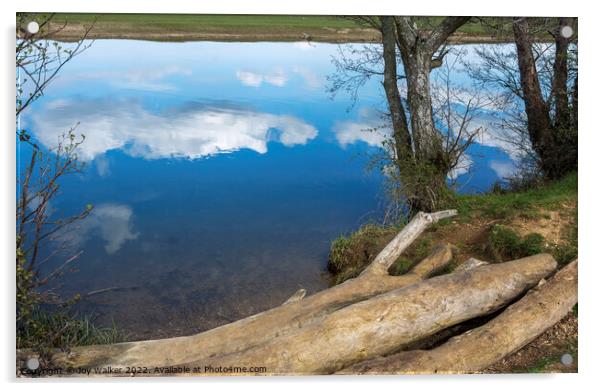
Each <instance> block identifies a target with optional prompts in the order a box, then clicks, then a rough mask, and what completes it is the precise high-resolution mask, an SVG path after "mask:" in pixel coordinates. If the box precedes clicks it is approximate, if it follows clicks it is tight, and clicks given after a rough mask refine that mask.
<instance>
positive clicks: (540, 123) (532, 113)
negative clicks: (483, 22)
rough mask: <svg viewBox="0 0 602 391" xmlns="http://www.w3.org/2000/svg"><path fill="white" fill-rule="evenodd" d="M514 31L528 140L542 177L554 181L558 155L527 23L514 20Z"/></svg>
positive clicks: (522, 20) (524, 19)
mask: <svg viewBox="0 0 602 391" xmlns="http://www.w3.org/2000/svg"><path fill="white" fill-rule="evenodd" d="M513 30H514V41H515V44H516V54H517V59H518V69H519V73H520V84H521V89H522V94H523V101H524V103H525V112H526V114H527V130H528V133H529V138H530V140H531V145H532V146H533V149H534V150H535V152H536V153H537V155H538V157H539V159H540V163H541V167H542V169H543V171H544V175H545V176H546V177H547V178H550V179H555V178H557V177H558V173H557V172H556V167H557V164H556V161H557V158H558V155H557V153H558V151H556V148H555V142H554V137H553V134H552V123H551V121H550V108H549V107H548V105H547V104H546V102H545V100H544V98H543V95H542V93H541V85H540V83H539V76H538V74H537V67H536V65H535V58H534V57H533V50H532V42H531V36H530V34H529V23H528V21H527V19H526V18H516V19H515V20H514V23H513Z"/></svg>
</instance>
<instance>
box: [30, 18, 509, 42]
mask: <svg viewBox="0 0 602 391" xmlns="http://www.w3.org/2000/svg"><path fill="white" fill-rule="evenodd" d="M48 15H50V14H31V15H27V17H26V19H27V20H30V19H38V20H44V19H45V18H47V17H48ZM441 19H442V17H419V18H417V23H418V24H419V25H420V27H421V28H423V29H427V30H428V28H429V26H432V25H436V24H438V22H439V21H440V20H441ZM494 19H495V18H485V20H488V22H493V21H494ZM52 21H53V25H54V26H55V27H58V26H61V25H64V26H66V28H65V29H62V31H60V32H59V33H57V37H58V38H77V34H78V33H81V31H83V29H84V28H85V27H86V26H90V25H93V26H94V28H93V30H92V33H91V36H92V37H93V38H142V39H145V38H148V39H161V38H162V37H164V38H165V39H225V40H228V39H243V40H247V39H248V40H251V41H252V40H261V39H270V40H294V39H299V37H301V36H304V37H305V36H310V37H311V38H312V39H315V40H323V41H331V40H334V41H374V40H378V39H379V36H378V34H377V33H376V32H375V31H374V30H372V29H370V28H369V27H368V26H366V25H361V24H358V22H357V21H356V20H353V19H352V18H350V17H344V16H327V15H208V14H87V13H59V14H55V15H54V17H53V19H52ZM498 21H499V19H498ZM487 24H489V23H487ZM459 33H460V34H459V35H460V36H462V37H463V39H468V40H470V38H471V37H472V38H475V37H484V38H491V37H492V36H494V35H498V34H494V33H493V32H492V30H491V29H489V28H487V27H485V25H484V24H483V23H481V22H480V21H479V20H478V19H475V20H474V21H471V22H469V23H467V24H465V25H464V26H462V27H461V28H460V30H459ZM504 35H507V34H506V33H504ZM498 38H499V37H498Z"/></svg>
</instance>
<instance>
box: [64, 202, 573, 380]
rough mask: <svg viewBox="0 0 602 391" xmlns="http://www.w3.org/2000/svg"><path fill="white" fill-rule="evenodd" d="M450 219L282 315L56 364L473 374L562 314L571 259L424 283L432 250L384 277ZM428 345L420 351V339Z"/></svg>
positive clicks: (440, 252) (445, 259)
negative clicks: (420, 240)
mask: <svg viewBox="0 0 602 391" xmlns="http://www.w3.org/2000/svg"><path fill="white" fill-rule="evenodd" d="M455 214H456V211H454V210H449V211H442V212H436V213H431V214H426V213H418V214H417V215H416V216H415V217H414V218H413V219H412V220H411V221H410V223H409V224H408V225H406V226H405V227H404V229H403V230H402V231H401V232H399V234H397V236H396V237H395V238H394V239H393V240H392V241H391V242H390V243H389V244H388V245H387V246H386V247H385V248H384V249H383V250H382V251H381V253H380V254H379V255H378V256H377V257H376V258H375V259H374V261H373V262H372V263H371V264H370V265H369V266H368V267H367V268H366V269H365V270H364V271H363V272H362V273H361V274H360V275H359V276H358V277H356V278H353V279H350V280H347V281H346V282H344V283H342V284H340V285H337V286H334V287H331V288H330V289H326V290H324V291H321V292H318V293H316V294H313V295H311V296H307V297H304V296H305V292H304V291H303V290H302V291H300V292H297V293H295V295H293V296H292V297H291V298H290V299H289V300H287V301H286V302H285V303H283V304H282V305H281V306H279V307H276V308H273V309H270V310H268V311H265V312H261V313H258V314H256V315H253V316H250V317H248V318H245V319H241V320H239V321H236V322H233V323H230V324H226V325H224V326H221V327H218V328H216V329H213V330H209V331H206V332H203V333H200V334H197V335H192V336H187V337H177V338H169V339H161V340H151V341H138V342H128V343H120V344H113V345H100V346H88V347H77V348H74V349H72V350H71V351H70V352H69V353H57V354H56V355H55V357H54V360H55V364H56V365H58V366H71V367H109V366H110V367H111V368H113V369H116V368H125V367H146V368H153V367H166V366H182V367H201V368H204V367H207V366H211V367H213V368H216V367H230V366H234V367H265V368H266V372H261V373H260V374H262V375H266V374H268V375H285V374H287V375H309V374H333V373H337V374H339V373H340V374H362V373H370V374H406V373H470V372H475V371H479V370H481V369H483V368H486V367H488V366H490V365H491V364H493V363H495V362H497V361H499V360H500V359H502V358H503V357H505V356H507V355H508V354H510V353H512V352H514V351H516V350H518V349H520V348H521V347H523V346H524V345H526V344H527V343H529V342H530V341H532V340H533V339H535V338H536V337H537V336H538V335H540V334H542V333H543V332H544V331H546V330H547V329H548V328H550V327H551V326H553V325H554V324H555V323H557V322H558V321H560V320H561V319H562V318H563V317H564V316H565V315H566V314H567V313H568V312H569V311H570V310H571V308H572V307H573V306H574V305H575V303H576V302H577V260H575V261H573V262H571V263H570V264H569V265H567V266H566V267H564V268H563V269H561V270H559V271H556V268H557V264H556V261H555V260H554V258H553V257H552V256H550V255H548V254H538V255H534V256H531V257H527V258H522V259H518V260H514V261H510V262H504V263H499V264H487V263H486V262H482V261H478V260H475V259H470V260H468V261H466V262H464V263H463V264H461V265H460V266H459V267H457V268H456V269H455V270H454V271H453V272H451V273H449V274H444V275H439V276H437V277H432V278H429V277H430V276H432V275H434V274H440V273H441V272H442V271H443V270H445V269H446V267H447V266H448V265H449V263H450V262H451V260H452V257H453V255H452V248H451V246H450V245H440V246H438V247H436V248H435V249H434V250H433V252H432V253H431V254H430V255H429V256H427V257H426V258H425V259H424V260H422V261H421V262H419V263H418V264H417V265H415V266H414V268H413V269H412V270H411V271H410V272H408V273H407V274H405V275H402V276H391V275H389V273H388V269H389V267H390V266H391V265H392V264H393V262H395V260H396V259H397V258H398V257H399V256H400V255H401V253H402V252H403V251H404V250H405V249H406V248H407V247H408V246H409V245H410V244H411V243H412V242H413V241H414V240H415V239H416V238H417V237H418V236H419V235H420V234H421V233H422V232H423V231H424V230H425V229H427V228H428V227H429V226H430V225H431V224H433V223H436V222H437V221H439V220H440V219H443V218H449V217H452V216H454V215H455ZM549 276H552V277H551V278H549V279H548V280H544V279H546V278H548V277H549ZM475 319H476V320H475ZM479 319H480V321H477V320H479ZM471 322H472V323H471ZM462 325H464V327H460V326H462ZM466 325H471V326H470V327H472V328H471V329H468V330H467V327H466ZM454 333H456V335H454ZM458 333H459V334H458ZM437 338H438V339H439V343H437V344H434V345H435V347H432V346H433V344H431V349H429V350H426V349H424V346H426V345H425V344H422V342H421V341H429V340H430V341H433V340H435V339H437ZM151 374H152V373H151ZM201 374H203V373H201ZM245 374H247V375H248V374H249V373H245ZM143 375H144V374H143Z"/></svg>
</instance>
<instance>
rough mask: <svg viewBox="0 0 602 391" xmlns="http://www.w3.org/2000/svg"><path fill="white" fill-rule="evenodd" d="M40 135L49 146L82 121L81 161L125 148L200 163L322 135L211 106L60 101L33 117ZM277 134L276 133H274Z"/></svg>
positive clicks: (290, 121) (297, 124)
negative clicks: (154, 107)
mask: <svg viewBox="0 0 602 391" xmlns="http://www.w3.org/2000/svg"><path fill="white" fill-rule="evenodd" d="M32 121H33V124H34V126H33V127H34V128H36V129H42V130H43V131H41V132H38V133H36V136H37V137H38V139H39V140H40V141H41V142H42V143H43V144H44V145H46V146H54V145H55V144H56V140H57V138H58V137H59V135H61V134H63V133H64V132H65V130H66V129H69V128H70V127H72V126H73V125H74V124H75V123H77V122H79V123H80V125H79V127H78V128H77V130H78V132H82V133H84V134H85V135H86V140H85V142H84V143H83V144H82V145H81V146H80V148H79V149H78V150H79V156H80V158H81V159H83V160H91V159H93V158H94V157H95V156H98V155H101V154H103V153H105V152H106V151H108V150H111V149H118V148H122V149H123V150H124V151H125V152H126V153H128V154H130V155H132V156H141V157H144V158H147V159H158V158H164V157H174V156H175V157H187V158H199V157H203V156H209V155H214V154H217V153H225V152H232V151H236V150H240V149H244V148H247V149H251V150H253V151H256V152H258V153H265V152H267V143H268V141H278V142H280V143H282V144H284V145H286V146H292V145H298V144H305V143H307V141H308V140H311V139H313V138H315V137H316V136H317V134H318V131H317V130H316V128H314V127H313V126H311V125H309V124H307V123H305V122H303V121H301V120H300V119H298V118H295V117H292V116H288V115H274V114H266V113H258V112H254V111H250V110H243V109H235V108H230V109H222V108H216V107H208V106H196V107H187V108H184V109H178V110H171V111H169V112H164V113H160V114H156V113H152V112H150V111H148V110H146V109H145V108H143V107H142V105H141V104H140V103H139V102H137V101H132V100H120V101H111V100H87V101H86V100H78V101H75V100H60V101H53V102H51V103H50V104H48V105H47V106H45V107H43V108H41V109H38V110H36V111H35V112H34V113H33V115H32ZM273 129H278V130H279V131H278V132H274V131H271V130H273Z"/></svg>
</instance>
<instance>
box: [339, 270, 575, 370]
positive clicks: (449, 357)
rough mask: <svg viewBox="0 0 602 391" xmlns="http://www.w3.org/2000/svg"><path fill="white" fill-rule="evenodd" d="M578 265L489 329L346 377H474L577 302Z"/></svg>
mask: <svg viewBox="0 0 602 391" xmlns="http://www.w3.org/2000/svg"><path fill="white" fill-rule="evenodd" d="M577 266H578V265H577V260H575V261H573V262H571V263H570V264H569V265H567V266H566V267H564V268H563V269H562V270H560V271H559V272H558V273H556V275H555V276H554V277H552V278H551V279H550V280H549V281H547V282H545V283H544V284H542V285H541V286H538V287H537V288H534V289H533V290H532V291H531V292H529V293H528V294H527V295H525V297H523V298H522V299H521V300H519V301H518V302H516V303H514V304H512V305H511V306H509V307H508V308H507V309H505V310H504V312H502V313H501V314H500V315H498V316H496V317H495V318H494V319H493V320H491V321H489V322H488V323H486V324H485V325H483V326H481V327H478V328H476V329H473V330H470V331H468V332H466V333H464V334H462V335H459V336H456V337H453V338H451V339H450V340H449V341H448V342H447V343H445V344H443V345H441V346H440V347H437V348H435V349H433V350H429V351H425V350H417V351H409V352H401V353H398V354H394V355H391V356H388V357H381V358H377V359H374V360H370V361H366V362H362V363H359V364H356V365H353V366H350V367H347V368H345V369H344V370H343V371H341V372H339V373H341V374H427V373H428V374H433V373H470V372H476V371H479V370H482V369H484V368H487V367H488V366H490V365H492V364H494V363H496V362H498V361H499V360H501V359H502V358H504V357H506V356H508V355H510V354H511V353H513V352H515V351H517V350H519V349H520V348H522V347H523V346H525V345H526V344H528V343H529V342H531V341H532V340H534V339H535V338H537V337H538V336H539V335H541V334H543V333H544V332H545V331H546V330H547V329H549V328H550V327H552V326H553V325H554V324H556V323H557V322H559V321H560V320H561V319H562V318H564V316H566V314H567V313H568V312H569V311H570V310H571V309H572V308H573V306H574V305H575V304H576V303H577V279H578V275H577V269H578V267H577Z"/></svg>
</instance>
